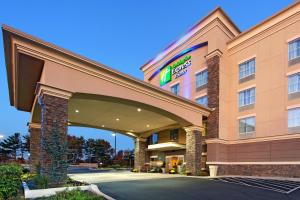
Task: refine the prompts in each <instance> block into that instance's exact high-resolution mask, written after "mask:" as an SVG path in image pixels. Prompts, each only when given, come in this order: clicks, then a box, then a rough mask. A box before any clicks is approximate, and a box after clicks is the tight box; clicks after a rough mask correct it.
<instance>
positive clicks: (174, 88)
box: [171, 83, 179, 95]
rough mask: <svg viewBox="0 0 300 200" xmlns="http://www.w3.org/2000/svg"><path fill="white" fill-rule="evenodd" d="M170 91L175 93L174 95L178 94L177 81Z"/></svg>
mask: <svg viewBox="0 0 300 200" xmlns="http://www.w3.org/2000/svg"><path fill="white" fill-rule="evenodd" d="M171 92H172V93H174V94H176V95H179V83H177V84H176V85H173V86H172V87H171Z"/></svg>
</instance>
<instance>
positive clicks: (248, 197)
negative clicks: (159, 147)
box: [70, 172, 300, 200]
mask: <svg viewBox="0 0 300 200" xmlns="http://www.w3.org/2000/svg"><path fill="white" fill-rule="evenodd" d="M70 176H71V177H72V178H74V179H77V180H81V181H86V182H90V183H95V184H97V185H98V187H99V189H100V190H101V191H102V192H103V193H105V194H107V195H109V196H111V197H112V198H114V199H118V200H135V199H138V200H153V199H155V200H160V199H161V200H168V199H170V200H177V199H178V200H182V199H183V200H189V199H193V200H194V199H204V200H220V199H230V200H235V199H236V200H253V199H255V200H270V199H272V200H288V199H289V200H299V199H300V190H296V191H294V192H292V193H290V194H284V193H280V192H275V191H270V190H265V189H262V188H256V187H249V186H246V185H239V184H232V183H228V182H223V181H216V180H210V179H208V178H198V177H196V178H194V177H186V176H182V175H169V174H151V173H148V174H147V173H131V172H120V173H119V172H110V173H93V174H70Z"/></svg>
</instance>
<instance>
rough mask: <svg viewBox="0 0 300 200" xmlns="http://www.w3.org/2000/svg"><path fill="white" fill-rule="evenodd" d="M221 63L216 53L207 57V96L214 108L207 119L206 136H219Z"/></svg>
mask: <svg viewBox="0 0 300 200" xmlns="http://www.w3.org/2000/svg"><path fill="white" fill-rule="evenodd" d="M219 63H220V57H219V56H218V55H215V56H213V57H211V58H209V59H207V70H208V84H207V96H208V107H209V108H214V109H215V110H214V111H212V112H211V114H210V115H209V117H208V120H207V136H206V138H218V137H219V83H220V78H219Z"/></svg>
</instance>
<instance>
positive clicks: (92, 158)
mask: <svg viewBox="0 0 300 200" xmlns="http://www.w3.org/2000/svg"><path fill="white" fill-rule="evenodd" d="M84 152H85V157H86V158H87V159H86V160H87V161H88V162H97V163H100V162H101V163H102V164H104V165H105V164H108V163H109V162H110V159H111V156H112V154H113V149H112V148H111V146H110V143H109V142H107V141H105V140H102V139H97V140H95V139H91V138H90V139H88V140H87V141H86V142H85V148H84Z"/></svg>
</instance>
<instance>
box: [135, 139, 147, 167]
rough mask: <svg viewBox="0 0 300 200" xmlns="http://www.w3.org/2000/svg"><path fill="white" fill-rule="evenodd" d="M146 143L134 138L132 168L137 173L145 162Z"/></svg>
mask: <svg viewBox="0 0 300 200" xmlns="http://www.w3.org/2000/svg"><path fill="white" fill-rule="evenodd" d="M146 148H147V143H146V140H145V139H142V138H136V140H135V145H134V168H135V169H138V170H139V171H140V170H141V168H142V167H143V166H144V164H145V161H146Z"/></svg>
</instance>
